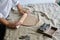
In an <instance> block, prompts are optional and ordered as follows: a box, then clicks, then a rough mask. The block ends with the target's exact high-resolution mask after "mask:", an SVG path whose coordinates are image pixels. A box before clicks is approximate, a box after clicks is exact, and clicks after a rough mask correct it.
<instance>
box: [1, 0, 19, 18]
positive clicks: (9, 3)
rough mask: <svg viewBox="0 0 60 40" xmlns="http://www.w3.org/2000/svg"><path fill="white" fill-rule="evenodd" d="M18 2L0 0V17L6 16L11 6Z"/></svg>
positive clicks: (15, 0) (14, 0)
mask: <svg viewBox="0 0 60 40" xmlns="http://www.w3.org/2000/svg"><path fill="white" fill-rule="evenodd" d="M18 3H19V2H18V1H17V0H0V18H6V17H7V16H8V15H9V12H10V10H11V8H12V6H16V5H17V4H18Z"/></svg>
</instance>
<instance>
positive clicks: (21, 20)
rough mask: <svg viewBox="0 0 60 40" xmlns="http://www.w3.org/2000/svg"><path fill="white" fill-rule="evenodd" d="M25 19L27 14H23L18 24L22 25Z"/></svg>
mask: <svg viewBox="0 0 60 40" xmlns="http://www.w3.org/2000/svg"><path fill="white" fill-rule="evenodd" d="M26 17H27V13H25V14H24V15H23V16H22V18H21V19H20V20H19V22H20V23H21V24H23V22H24V20H25V19H26ZM19 26H20V25H18V26H16V27H17V28H19Z"/></svg>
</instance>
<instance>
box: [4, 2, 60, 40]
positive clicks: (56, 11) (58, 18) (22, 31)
mask: <svg viewBox="0 0 60 40" xmlns="http://www.w3.org/2000/svg"><path fill="white" fill-rule="evenodd" d="M23 7H26V8H27V7H29V8H30V11H31V14H32V15H36V16H38V17H39V20H40V21H39V23H38V24H37V25H35V26H31V27H30V26H22V25H21V26H20V28H18V29H16V30H12V29H8V28H7V29H6V35H5V40H23V39H19V38H20V37H21V36H24V35H28V36H30V40H52V39H51V38H48V37H45V36H43V35H42V34H39V33H37V32H36V30H37V29H38V28H39V27H40V26H41V24H43V23H44V22H45V23H50V25H53V26H54V27H57V28H58V30H57V31H56V33H55V34H54V35H53V36H54V37H56V39H57V40H60V7H59V6H58V5H57V4H55V3H48V4H29V5H26V6H23ZM40 11H42V12H45V13H46V15H47V16H48V17H49V18H50V19H52V21H50V20H48V19H47V18H46V17H43V16H41V15H42V13H40ZM19 17H20V15H19V14H17V13H16V11H14V12H13V11H11V12H10V16H9V18H8V19H9V20H10V21H13V20H17V19H18V18H19Z"/></svg>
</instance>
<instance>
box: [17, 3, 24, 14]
mask: <svg viewBox="0 0 60 40" xmlns="http://www.w3.org/2000/svg"><path fill="white" fill-rule="evenodd" d="M17 9H18V11H19V13H21V14H24V12H23V11H22V10H23V7H22V6H21V5H20V4H19V3H18V4H17Z"/></svg>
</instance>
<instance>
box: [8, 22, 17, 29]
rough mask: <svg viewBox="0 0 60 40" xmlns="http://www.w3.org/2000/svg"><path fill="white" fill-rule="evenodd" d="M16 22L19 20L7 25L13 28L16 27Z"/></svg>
mask: <svg viewBox="0 0 60 40" xmlns="http://www.w3.org/2000/svg"><path fill="white" fill-rule="evenodd" d="M16 23H17V21H14V22H9V24H8V25H7V27H8V28H11V29H16Z"/></svg>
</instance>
